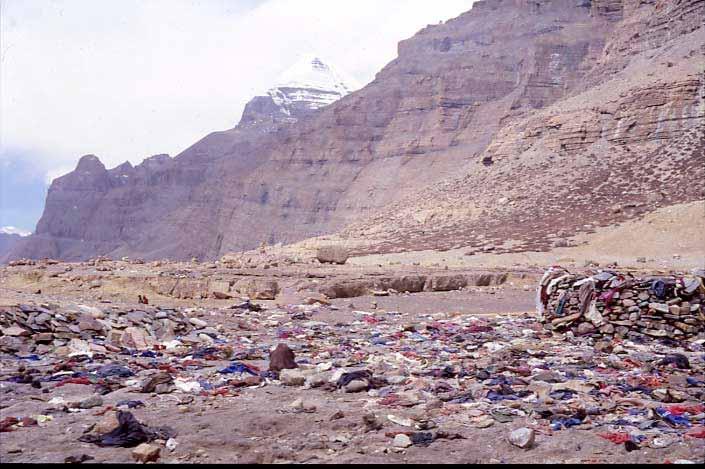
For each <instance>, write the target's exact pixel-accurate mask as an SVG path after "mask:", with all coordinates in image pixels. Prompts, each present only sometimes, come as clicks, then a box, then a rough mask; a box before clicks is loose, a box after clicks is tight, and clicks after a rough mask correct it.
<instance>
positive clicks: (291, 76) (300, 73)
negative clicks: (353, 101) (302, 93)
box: [275, 54, 360, 96]
mask: <svg viewBox="0 0 705 469" xmlns="http://www.w3.org/2000/svg"><path fill="white" fill-rule="evenodd" d="M275 88H280V89H281V88H300V89H306V90H317V91H326V92H330V93H335V94H339V95H341V96H345V95H347V94H349V93H351V92H353V91H355V90H356V89H359V88H360V86H359V85H358V83H357V82H356V81H355V80H354V79H353V78H350V77H347V76H344V75H343V74H342V73H341V72H339V71H338V70H335V69H334V68H333V67H332V66H331V65H329V64H328V63H327V62H325V61H324V60H322V59H321V58H320V57H318V56H316V55H314V54H307V55H305V56H304V57H302V58H301V59H299V61H298V62H296V63H295V64H294V65H292V66H291V67H290V68H289V69H287V70H286V71H285V72H284V73H282V74H281V76H280V77H279V79H278V80H277V84H276V85H275Z"/></svg>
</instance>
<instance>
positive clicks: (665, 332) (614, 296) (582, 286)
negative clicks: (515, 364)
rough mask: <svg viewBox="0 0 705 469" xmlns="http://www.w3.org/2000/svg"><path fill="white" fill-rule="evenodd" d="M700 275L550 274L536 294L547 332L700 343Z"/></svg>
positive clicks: (703, 318)
mask: <svg viewBox="0 0 705 469" xmlns="http://www.w3.org/2000/svg"><path fill="white" fill-rule="evenodd" d="M703 277H705V272H704V271H703V270H699V271H694V272H693V275H688V276H649V277H644V278H636V277H633V276H631V275H629V274H621V273H619V272H611V271H605V272H600V273H598V274H596V275H593V276H586V275H577V274H572V273H570V272H568V271H566V270H564V269H560V268H552V269H550V270H549V271H547V272H546V274H545V275H544V277H543V279H542V281H541V284H540V285H539V289H538V292H537V308H538V313H539V316H540V319H541V320H542V321H543V322H544V323H545V324H546V327H547V328H549V329H552V330H556V331H567V330H570V331H572V332H573V333H574V334H575V335H595V336H604V337H607V338H613V337H620V338H627V339H630V340H640V339H646V338H666V337H667V338H671V339H676V340H679V339H691V338H705V286H703Z"/></svg>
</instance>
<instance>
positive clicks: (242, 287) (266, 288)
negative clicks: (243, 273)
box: [234, 279, 280, 300]
mask: <svg viewBox="0 0 705 469" xmlns="http://www.w3.org/2000/svg"><path fill="white" fill-rule="evenodd" d="M234 288H235V290H237V291H238V292H239V293H240V294H242V295H245V296H247V297H249V298H250V299H252V300H275V299H276V298H277V295H278V294H279V291H280V290H279V284H278V283H277V282H275V281H274V280H263V279H244V280H240V281H239V282H237V283H236V284H235V287H234Z"/></svg>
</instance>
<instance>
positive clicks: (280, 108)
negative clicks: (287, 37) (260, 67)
mask: <svg viewBox="0 0 705 469" xmlns="http://www.w3.org/2000/svg"><path fill="white" fill-rule="evenodd" d="M275 83H276V85H275V86H274V87H273V88H270V89H269V90H267V91H266V92H265V93H263V94H262V95H260V96H257V97H255V98H254V99H253V100H252V101H250V102H249V103H248V104H247V106H246V107H245V112H244V113H243V116H242V120H241V121H240V123H241V124H243V125H253V124H261V123H274V122H289V123H291V122H296V121H297V120H299V119H300V118H303V117H305V116H307V115H310V114H312V113H314V112H316V111H318V110H319V109H321V108H324V107H326V106H329V105H331V104H333V103H334V102H336V101H338V100H339V99H341V98H343V97H344V96H346V95H348V94H350V93H351V92H353V91H355V90H356V89H359V88H360V86H359V85H358V83H357V82H356V81H355V80H354V79H352V78H349V77H347V76H346V75H344V74H343V73H341V72H339V71H337V70H335V69H334V68H333V67H332V66H331V65H329V64H328V63H327V62H326V61H324V60H322V59H321V58H320V57H319V56H317V55H314V54H308V55H305V56H304V57H302V58H301V59H299V60H298V61H297V62H296V63H294V65H292V66H291V67H290V68H288V69H287V70H286V71H285V72H284V73H282V74H281V75H280V77H279V79H277V80H275Z"/></svg>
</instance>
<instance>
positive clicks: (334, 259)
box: [316, 246, 350, 265]
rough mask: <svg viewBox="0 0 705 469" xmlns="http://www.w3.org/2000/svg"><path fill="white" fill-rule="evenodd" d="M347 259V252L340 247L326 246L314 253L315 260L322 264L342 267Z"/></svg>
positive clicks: (348, 256)
mask: <svg viewBox="0 0 705 469" xmlns="http://www.w3.org/2000/svg"><path fill="white" fill-rule="evenodd" d="M349 258H350V255H349V253H348V250H347V249H345V248H344V247H342V246H326V247H322V248H319V249H318V250H317V251H316V259H318V261H319V262H320V263H322V264H339V265H344V264H345V263H346V262H347V261H348V259H349Z"/></svg>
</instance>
